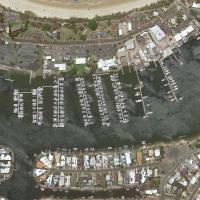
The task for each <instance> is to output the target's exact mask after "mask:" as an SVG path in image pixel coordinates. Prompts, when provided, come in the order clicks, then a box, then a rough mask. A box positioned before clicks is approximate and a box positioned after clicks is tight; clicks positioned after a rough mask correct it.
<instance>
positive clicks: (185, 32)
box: [174, 25, 194, 42]
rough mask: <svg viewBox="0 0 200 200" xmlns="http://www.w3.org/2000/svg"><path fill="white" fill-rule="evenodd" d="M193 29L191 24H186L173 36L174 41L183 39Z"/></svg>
mask: <svg viewBox="0 0 200 200" xmlns="http://www.w3.org/2000/svg"><path fill="white" fill-rule="evenodd" d="M193 31H194V27H193V26H192V25H190V26H188V27H187V28H186V29H184V30H183V31H181V32H180V33H177V34H176V35H175V36H174V39H175V41H176V42H179V41H181V40H184V39H185V37H186V36H188V35H189V34H190V33H192V32H193Z"/></svg>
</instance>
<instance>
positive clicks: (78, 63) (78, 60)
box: [75, 58, 86, 65]
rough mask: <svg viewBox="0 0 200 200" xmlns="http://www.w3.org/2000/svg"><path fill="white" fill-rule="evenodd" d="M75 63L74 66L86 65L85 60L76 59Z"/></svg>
mask: <svg viewBox="0 0 200 200" xmlns="http://www.w3.org/2000/svg"><path fill="white" fill-rule="evenodd" d="M75 63H76V65H83V64H86V58H76V60H75Z"/></svg>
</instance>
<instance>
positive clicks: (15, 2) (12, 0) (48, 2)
mask: <svg viewBox="0 0 200 200" xmlns="http://www.w3.org/2000/svg"><path fill="white" fill-rule="evenodd" d="M157 1H158V0H100V1H99V0H98V1H97V0H91V1H89V0H79V1H77V0H76V1H74V0H0V4H1V5H3V6H6V7H10V8H11V9H13V10H16V11H21V12H24V11H27V10H28V11H32V12H33V13H35V14H36V15H37V16H40V17H58V18H70V17H88V18H92V17H94V16H96V15H109V14H112V13H116V12H126V11H130V10H131V9H133V8H137V7H142V6H145V5H148V4H151V3H153V2H157ZM94 2H95V3H94Z"/></svg>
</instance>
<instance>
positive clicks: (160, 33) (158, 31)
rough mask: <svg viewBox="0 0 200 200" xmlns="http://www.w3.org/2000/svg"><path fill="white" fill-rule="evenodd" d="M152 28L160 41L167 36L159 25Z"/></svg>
mask: <svg viewBox="0 0 200 200" xmlns="http://www.w3.org/2000/svg"><path fill="white" fill-rule="evenodd" d="M150 30H151V32H152V33H153V35H154V36H155V38H156V39H157V40H158V41H160V40H162V39H163V38H164V37H165V33H164V31H163V30H162V29H161V28H160V27H159V26H158V25H155V26H154V27H152V28H150Z"/></svg>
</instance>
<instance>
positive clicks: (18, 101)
mask: <svg viewBox="0 0 200 200" xmlns="http://www.w3.org/2000/svg"><path fill="white" fill-rule="evenodd" d="M23 97H24V94H23V93H20V92H19V91H18V90H17V89H15V90H14V92H13V102H14V110H13V112H14V113H15V114H17V117H18V118H19V119H22V118H24V99H23Z"/></svg>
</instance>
